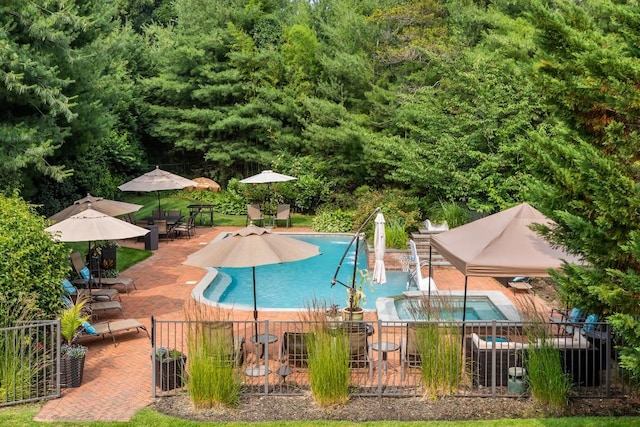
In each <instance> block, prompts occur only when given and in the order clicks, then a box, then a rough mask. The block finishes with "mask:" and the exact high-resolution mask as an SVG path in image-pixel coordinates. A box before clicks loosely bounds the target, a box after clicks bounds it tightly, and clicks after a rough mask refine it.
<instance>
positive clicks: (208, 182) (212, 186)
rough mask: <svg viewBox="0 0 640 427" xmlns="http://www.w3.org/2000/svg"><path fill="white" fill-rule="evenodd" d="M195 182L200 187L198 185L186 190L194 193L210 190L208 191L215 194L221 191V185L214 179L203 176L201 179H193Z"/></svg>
mask: <svg viewBox="0 0 640 427" xmlns="http://www.w3.org/2000/svg"><path fill="white" fill-rule="evenodd" d="M193 181H194V182H197V183H198V185H196V186H195V187H193V186H192V187H186V188H185V190H189V191H193V190H201V191H207V190H208V191H213V192H214V193H215V192H218V191H220V184H218V183H217V182H215V181H214V180H212V179H209V178H205V177H203V176H201V177H199V178H193Z"/></svg>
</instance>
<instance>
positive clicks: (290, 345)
mask: <svg viewBox="0 0 640 427" xmlns="http://www.w3.org/2000/svg"><path fill="white" fill-rule="evenodd" d="M310 339H311V333H310V332H284V333H283V334H282V345H281V346H280V355H279V357H278V360H280V362H282V363H288V364H289V365H291V366H294V367H298V368H306V367H308V363H309V343H310Z"/></svg>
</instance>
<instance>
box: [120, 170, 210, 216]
mask: <svg viewBox="0 0 640 427" xmlns="http://www.w3.org/2000/svg"><path fill="white" fill-rule="evenodd" d="M196 185H198V184H197V183H196V182H195V181H192V180H190V179H187V178H183V177H181V176H180V175H176V174H173V173H171V172H167V171H164V170H162V169H160V168H159V167H158V166H156V168H155V169H154V170H152V171H151V172H147V173H145V174H144V175H140V176H139V177H137V178H133V179H132V180H131V181H128V182H125V183H124V184H122V185H120V186H118V189H120V190H121V191H142V192H150V191H155V192H156V193H157V194H158V210H161V209H162V207H161V206H160V191H164V190H182V189H183V188H186V187H195V186H196Z"/></svg>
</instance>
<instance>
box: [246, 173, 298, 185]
mask: <svg viewBox="0 0 640 427" xmlns="http://www.w3.org/2000/svg"><path fill="white" fill-rule="evenodd" d="M294 179H298V178H296V177H294V176H289V175H283V174H281V173H277V172H274V171H272V170H266V171H262V172H260V173H259V174H257V175H253V176H250V177H249V178H245V179H242V180H240V182H241V183H243V184H269V183H272V182H286V181H293V180H294Z"/></svg>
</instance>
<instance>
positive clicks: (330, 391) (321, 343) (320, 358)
mask: <svg viewBox="0 0 640 427" xmlns="http://www.w3.org/2000/svg"><path fill="white" fill-rule="evenodd" d="M309 382H310V385H311V394H312V395H313V397H314V399H315V400H316V402H317V403H318V404H319V405H320V406H329V405H336V404H344V403H346V402H347V401H348V400H349V342H348V339H347V337H346V336H345V335H344V334H336V333H330V332H329V331H327V330H326V329H324V328H318V329H317V330H316V331H315V332H314V333H313V334H312V337H311V346H310V348H309Z"/></svg>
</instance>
